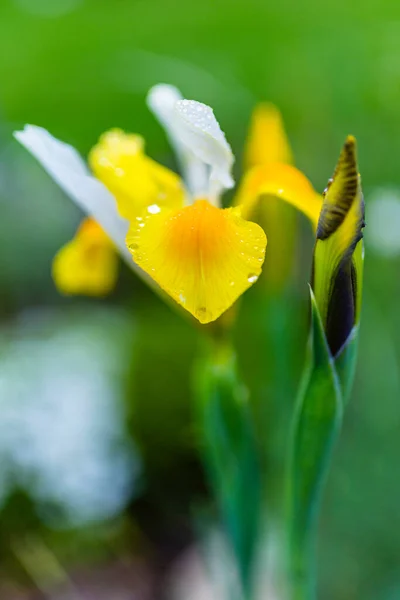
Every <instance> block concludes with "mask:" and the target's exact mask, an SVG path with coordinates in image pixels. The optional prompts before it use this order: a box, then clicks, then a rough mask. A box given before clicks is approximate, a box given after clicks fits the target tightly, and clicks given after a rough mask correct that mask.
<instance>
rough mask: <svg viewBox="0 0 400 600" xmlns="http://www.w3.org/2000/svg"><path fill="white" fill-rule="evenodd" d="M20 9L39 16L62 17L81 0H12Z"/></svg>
mask: <svg viewBox="0 0 400 600" xmlns="http://www.w3.org/2000/svg"><path fill="white" fill-rule="evenodd" d="M14 2H15V4H16V5H17V6H18V7H19V8H20V9H22V10H24V11H26V12H28V13H30V14H32V15H36V16H39V17H53V18H54V17H62V16H64V15H66V14H68V13H70V12H72V11H73V10H75V9H76V8H77V7H78V6H79V5H80V4H82V2H83V0H14Z"/></svg>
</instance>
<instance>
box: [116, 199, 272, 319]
mask: <svg viewBox="0 0 400 600" xmlns="http://www.w3.org/2000/svg"><path fill="white" fill-rule="evenodd" d="M266 243H267V241H266V237H265V234H264V232H263V230H262V229H261V227H259V226H258V225H256V224H255V223H250V222H249V221H245V220H244V219H242V218H241V216H240V210H239V209H221V208H216V207H215V206H213V205H211V204H210V203H209V202H208V201H207V200H197V201H196V202H195V203H194V204H193V205H191V206H187V207H185V208H183V209H181V210H178V211H173V212H171V211H161V212H160V213H159V214H156V215H149V216H148V217H146V218H145V219H143V220H142V219H139V220H136V222H135V224H134V225H133V226H132V227H131V229H130V231H129V233H128V237H127V245H128V248H129V249H130V251H131V252H132V255H133V259H134V260H135V262H136V263H137V264H138V265H139V266H140V267H141V268H142V269H143V270H144V271H146V272H147V273H149V275H150V276H151V277H153V279H154V280H155V281H157V283H158V284H159V285H160V286H161V287H162V288H163V289H164V290H165V291H166V292H167V293H168V294H170V295H171V296H172V297H173V298H174V299H175V300H176V301H177V302H178V303H179V304H181V305H182V306H183V307H184V308H185V309H186V310H188V311H189V312H190V313H192V315H193V316H195V317H196V318H197V319H198V320H199V321H200V322H201V323H208V322H210V321H214V320H215V319H217V318H218V317H219V316H220V315H221V314H222V313H223V312H224V311H225V310H227V308H229V307H230V306H231V305H232V304H233V302H234V301H235V300H236V299H237V298H238V297H239V296H240V295H241V294H242V293H243V292H244V291H245V290H246V289H247V288H249V287H250V286H251V285H252V284H253V283H254V282H255V281H256V280H257V278H258V276H259V275H260V273H261V267H262V263H263V261H264V255H265V246H266Z"/></svg>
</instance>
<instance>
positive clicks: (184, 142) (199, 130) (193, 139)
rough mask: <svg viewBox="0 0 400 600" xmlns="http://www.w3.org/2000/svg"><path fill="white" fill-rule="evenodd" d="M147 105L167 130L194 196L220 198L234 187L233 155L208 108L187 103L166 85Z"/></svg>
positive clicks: (155, 91) (152, 92)
mask: <svg viewBox="0 0 400 600" xmlns="http://www.w3.org/2000/svg"><path fill="white" fill-rule="evenodd" d="M148 105H149V107H150V109H151V110H152V111H153V112H154V114H155V115H156V116H157V118H158V119H159V120H160V122H161V123H162V125H163V126H164V127H165V129H166V131H167V133H168V137H169V138H170V141H171V143H172V144H173V146H174V147H175V149H176V151H177V153H178V156H179V158H180V161H181V163H182V168H183V171H184V178H185V180H186V181H187V183H188V187H189V189H190V191H191V192H192V194H193V195H194V196H204V195H205V194H206V195H207V194H211V195H218V194H220V192H221V191H222V190H223V189H224V188H225V189H228V188H231V187H233V179H232V176H231V173H230V171H231V168H232V164H233V154H232V151H231V148H230V146H229V144H228V143H227V141H226V139H225V135H224V133H223V132H222V130H221V128H220V126H219V124H218V121H217V120H216V118H215V116H214V113H213V111H212V109H211V108H210V107H209V106H207V105H206V104H202V103H201V102H196V101H195V100H184V99H183V98H182V95H181V93H180V92H179V90H178V89H177V88H175V87H173V86H171V85H166V84H160V85H156V86H155V87H153V88H152V89H151V90H150V92H149V95H148ZM210 183H211V185H210Z"/></svg>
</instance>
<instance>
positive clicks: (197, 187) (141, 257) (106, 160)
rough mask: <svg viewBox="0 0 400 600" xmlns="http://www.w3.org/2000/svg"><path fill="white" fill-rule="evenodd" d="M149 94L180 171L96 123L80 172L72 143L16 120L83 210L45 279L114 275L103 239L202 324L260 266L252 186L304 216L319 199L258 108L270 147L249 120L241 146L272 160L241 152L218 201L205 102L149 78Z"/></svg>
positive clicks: (65, 284) (79, 283) (315, 210)
mask: <svg viewBox="0 0 400 600" xmlns="http://www.w3.org/2000/svg"><path fill="white" fill-rule="evenodd" d="M148 104H149V106H150V108H151V110H152V111H153V112H154V113H155V115H156V116H157V117H158V119H159V120H160V122H161V123H162V124H163V126H164V127H165V129H166V131H167V135H168V137H169V139H170V142H171V144H172V145H173V146H174V148H175V150H176V152H177V156H178V160H179V163H180V165H181V169H182V173H183V179H181V178H180V177H179V176H178V175H177V174H175V173H174V172H172V171H170V170H169V169H167V168H165V167H163V166H161V165H159V164H158V163H156V162H155V161H153V160H152V159H150V158H149V157H147V156H146V154H145V152H144V140H143V138H142V137H141V136H139V135H133V134H125V133H123V132H122V131H120V130H112V131H110V132H108V133H106V134H104V135H103V136H102V137H101V138H100V140H99V143H98V144H97V145H96V146H95V147H94V148H93V149H92V151H91V152H90V155H89V165H90V167H91V172H90V171H89V170H88V169H87V167H86V165H85V164H84V162H83V161H82V159H81V158H80V157H79V155H78V154H77V152H76V151H75V150H74V149H73V148H71V147H70V146H68V145H66V144H64V143H62V142H59V141H58V140H56V139H55V138H53V137H52V136H51V135H50V134H49V133H48V132H47V131H45V130H44V129H41V128H38V127H34V126H26V128H25V130H24V131H22V132H17V133H16V134H15V136H16V138H17V139H18V140H19V141H20V142H21V143H22V144H23V145H24V146H25V147H26V148H28V149H29V150H30V151H31V152H32V153H33V154H34V155H35V156H36V157H37V158H38V159H39V161H40V162H41V163H42V165H43V166H44V167H45V168H46V170H47V171H48V172H49V173H50V174H51V175H52V176H53V178H54V179H55V180H56V181H57V183H59V184H60V185H61V187H63V189H64V190H65V191H66V192H67V193H68V194H69V195H70V196H71V197H72V198H73V199H74V200H75V201H76V202H77V203H78V204H79V205H80V206H81V207H82V208H83V210H84V211H85V212H86V213H87V214H89V215H90V219H91V220H90V221H88V222H86V224H84V226H81V227H80V229H79V230H78V232H77V235H76V236H75V238H74V239H73V240H72V241H71V242H69V243H68V244H67V245H66V246H65V247H64V248H62V249H61V250H60V252H59V254H58V255H57V256H56V258H55V262H54V266H53V274H54V279H55V282H56V285H57V286H58V287H59V289H60V290H61V291H63V292H64V293H85V294H104V293H106V292H107V291H108V290H110V289H111V288H112V286H113V284H114V282H115V279H116V272H117V265H116V261H115V260H113V259H112V258H111V256H112V254H113V248H114V249H116V250H118V251H119V252H120V253H121V254H122V255H123V257H124V258H125V259H126V260H127V261H128V263H129V264H130V265H131V266H132V267H133V268H134V269H135V271H136V272H137V273H138V274H139V275H141V276H142V277H145V278H146V280H147V281H148V282H149V283H152V284H154V282H156V284H158V286H159V287H160V288H161V289H162V290H164V291H165V292H166V293H167V294H169V296H171V297H172V298H173V299H174V300H175V301H176V302H177V303H178V304H180V305H181V306H182V307H183V308H184V309H186V310H187V311H189V312H190V313H191V314H192V315H193V316H194V317H195V318H196V319H198V321H200V322H201V323H209V322H211V321H214V320H215V319H217V318H218V317H219V316H220V315H221V314H222V313H223V312H225V311H226V310H227V309H228V308H229V307H230V306H231V305H232V304H233V303H234V302H235V301H236V300H237V298H238V297H239V296H240V295H241V294H242V293H243V292H244V291H245V290H246V289H247V288H249V287H250V286H251V285H252V284H253V283H254V282H255V281H257V279H258V277H259V275H260V273H261V268H262V264H263V261H264V256H265V248H266V243H267V239H266V236H265V233H264V231H263V229H262V228H261V227H260V226H259V225H257V224H256V223H253V222H251V221H249V220H248V216H249V215H250V214H251V212H252V210H253V208H254V205H255V203H256V202H257V200H258V199H259V197H260V196H261V195H264V194H269V195H272V196H276V197H280V198H282V199H284V200H286V201H288V202H290V203H291V204H292V205H294V206H296V207H297V208H299V209H300V210H302V211H303V212H305V214H307V216H308V217H309V218H310V219H311V221H312V222H313V223H314V224H316V223H317V220H318V215H319V212H320V208H321V200H320V198H319V196H318V195H317V194H316V192H315V191H314V189H313V188H312V186H311V184H310V183H309V181H308V180H307V178H306V177H305V176H304V175H303V174H302V173H300V172H299V171H298V170H297V169H295V167H293V166H291V165H290V164H285V162H283V161H284V160H288V156H289V154H290V149H289V148H288V147H284V144H282V140H281V139H280V135H279V128H277V129H276V132H275V134H274V133H273V127H274V124H273V120H272V121H271V120H270V122H269V124H268V118H266V117H267V116H268V115H267V114H266V113H265V110H264V112H263V109H262V108H260V109H259V111H260V113H259V116H258V117H257V115H256V117H255V118H258V120H259V122H260V119H261V123H262V124H263V126H264V125H265V128H266V130H268V128H269V130H270V134H271V128H272V134H271V135H269V137H268V138H267V139H268V143H269V145H270V146H271V147H269V148H266V147H264V146H263V135H262V131H263V127H259V128H258V131H259V132H260V136H259V138H258V140H257V141H256V142H254V140H253V144H252V145H250V146H249V151H250V150H251V148H253V151H254V153H255V154H257V153H258V154H260V153H264V156H265V157H268V156H269V157H271V156H273V157H274V159H275V162H271V161H269V159H268V161H267V162H266V163H263V164H261V165H260V164H259V160H253V159H252V158H251V157H250V158H249V162H253V163H255V166H254V167H252V168H251V169H250V170H248V172H247V173H246V175H245V177H244V179H243V182H242V184H241V186H240V187H239V190H238V192H237V197H236V201H235V202H234V207H233V208H227V209H224V208H222V207H221V195H222V193H223V192H224V190H226V189H229V188H231V187H233V185H234V182H233V179H232V176H231V168H232V165H233V161H234V157H233V154H232V151H231V148H230V146H229V144H228V142H227V141H226V139H225V135H224V133H223V132H222V130H221V129H220V126H219V124H218V122H217V120H216V118H215V116H214V113H213V111H212V109H211V108H210V107H208V106H206V105H204V104H202V103H200V102H196V101H194V100H185V99H183V98H182V96H181V95H180V93H179V91H178V90H176V88H173V87H172V86H167V85H159V86H155V88H152V90H150V93H149V96H148ZM275 121H276V119H275ZM271 140H272V141H271ZM274 145H275V148H273V147H272V146H274ZM279 145H280V146H279ZM278 146H279V147H278ZM255 149H256V150H255ZM277 156H278V157H280V160H281V161H282V162H277V161H276V157H277ZM265 160H267V158H266V159H265ZM93 220H94V221H93ZM93 222H96V224H98V226H94V225H93ZM101 229H103V230H104V232H106V234H103V236H102V234H100V231H101ZM110 240H112V242H111V241H110ZM101 248H102V250H101Z"/></svg>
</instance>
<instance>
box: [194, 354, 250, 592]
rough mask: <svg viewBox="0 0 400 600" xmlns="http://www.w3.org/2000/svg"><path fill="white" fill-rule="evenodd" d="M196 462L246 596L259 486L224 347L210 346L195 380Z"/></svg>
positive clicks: (246, 414)
mask: <svg viewBox="0 0 400 600" xmlns="http://www.w3.org/2000/svg"><path fill="white" fill-rule="evenodd" d="M195 392H196V395H197V400H198V402H197V407H198V424H199V426H200V439H201V451H202V458H203V462H204V465H205V469H206V472H207V475H208V479H209V484H210V487H211V491H212V494H213V496H214V498H215V500H216V503H217V507H218V509H219V513H220V517H221V520H222V523H223V526H224V529H225V532H226V535H227V539H228V541H229V543H230V546H231V549H232V551H233V555H234V556H235V558H236V561H237V566H238V574H239V577H240V580H241V582H242V588H243V594H244V596H245V597H246V598H247V597H250V596H251V589H252V580H253V566H254V557H255V553H256V549H257V545H258V539H259V532H260V515H261V498H262V485H261V473H260V465H259V458H258V449H257V444H256V437H255V433H254V429H253V423H252V418H251V413H250V407H249V404H248V400H247V391H246V389H245V387H244V386H243V384H242V383H241V381H240V379H239V377H238V374H237V368H236V357H235V354H234V352H233V350H232V348H231V346H230V345H227V344H224V343H219V344H218V343H216V344H215V345H214V346H210V347H209V348H208V349H207V351H206V353H205V356H204V357H203V359H202V360H201V361H200V363H199V364H198V366H197V369H196V377H195Z"/></svg>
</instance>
